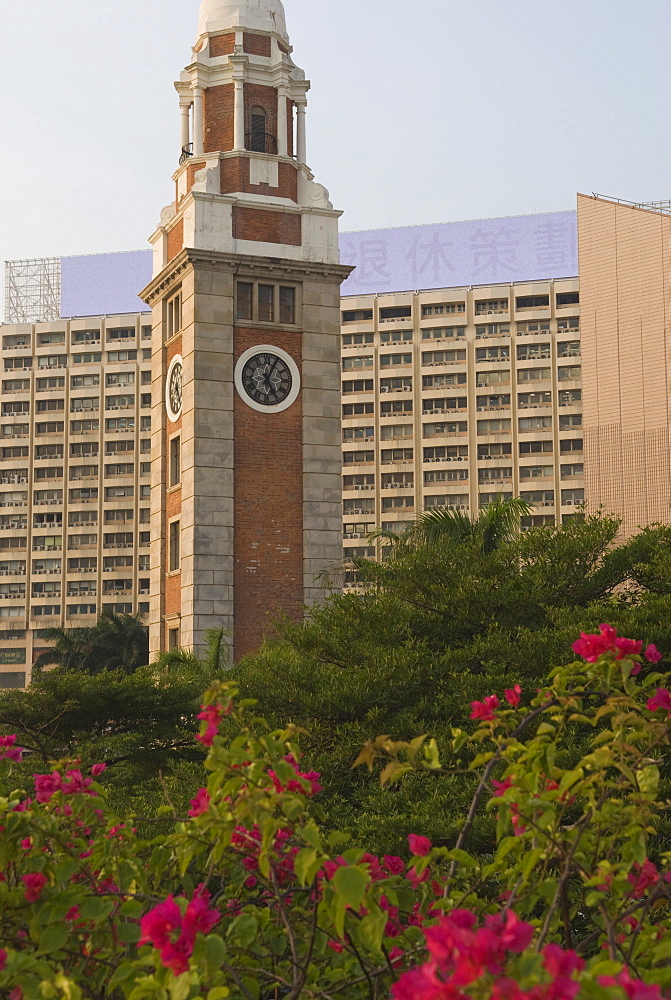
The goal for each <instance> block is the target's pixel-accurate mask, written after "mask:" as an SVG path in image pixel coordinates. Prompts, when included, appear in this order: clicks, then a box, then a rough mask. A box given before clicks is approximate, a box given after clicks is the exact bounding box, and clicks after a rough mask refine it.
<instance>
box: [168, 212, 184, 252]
mask: <svg viewBox="0 0 671 1000" xmlns="http://www.w3.org/2000/svg"><path fill="white" fill-rule="evenodd" d="M183 249H184V219H178V221H177V222H176V223H175V225H174V226H173V227H172V229H171V230H170V232H169V233H168V262H170V261H171V260H174V259H175V257H176V256H177V254H178V253H181V252H182V250H183Z"/></svg>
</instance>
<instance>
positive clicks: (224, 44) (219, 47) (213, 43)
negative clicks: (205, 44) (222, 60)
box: [210, 31, 235, 59]
mask: <svg viewBox="0 0 671 1000" xmlns="http://www.w3.org/2000/svg"><path fill="white" fill-rule="evenodd" d="M234 49H235V32H234V31H230V32H229V33H228V34H227V35H214V36H213V37H212V38H210V59H215V58H216V57H217V56H230V55H231V53H232V52H233V50H234Z"/></svg>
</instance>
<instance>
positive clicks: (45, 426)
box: [35, 420, 65, 434]
mask: <svg viewBox="0 0 671 1000" xmlns="http://www.w3.org/2000/svg"><path fill="white" fill-rule="evenodd" d="M64 427H65V425H64V423H63V421H62V420H48V421H47V422H46V423H38V424H35V433H36V434H62V433H63V430H64Z"/></svg>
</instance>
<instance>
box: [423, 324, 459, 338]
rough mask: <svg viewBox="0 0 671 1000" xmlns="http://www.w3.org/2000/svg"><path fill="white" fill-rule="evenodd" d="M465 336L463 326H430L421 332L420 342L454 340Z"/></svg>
mask: <svg viewBox="0 0 671 1000" xmlns="http://www.w3.org/2000/svg"><path fill="white" fill-rule="evenodd" d="M465 336H466V327H465V326H432V327H429V328H428V329H423V330H422V340H454V338H455V337H465Z"/></svg>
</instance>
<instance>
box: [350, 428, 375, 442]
mask: <svg viewBox="0 0 671 1000" xmlns="http://www.w3.org/2000/svg"><path fill="white" fill-rule="evenodd" d="M382 436H383V437H384V434H383V435H382ZM374 437H375V428H374V427H343V432H342V439H343V441H362V440H368V439H372V438H374Z"/></svg>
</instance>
